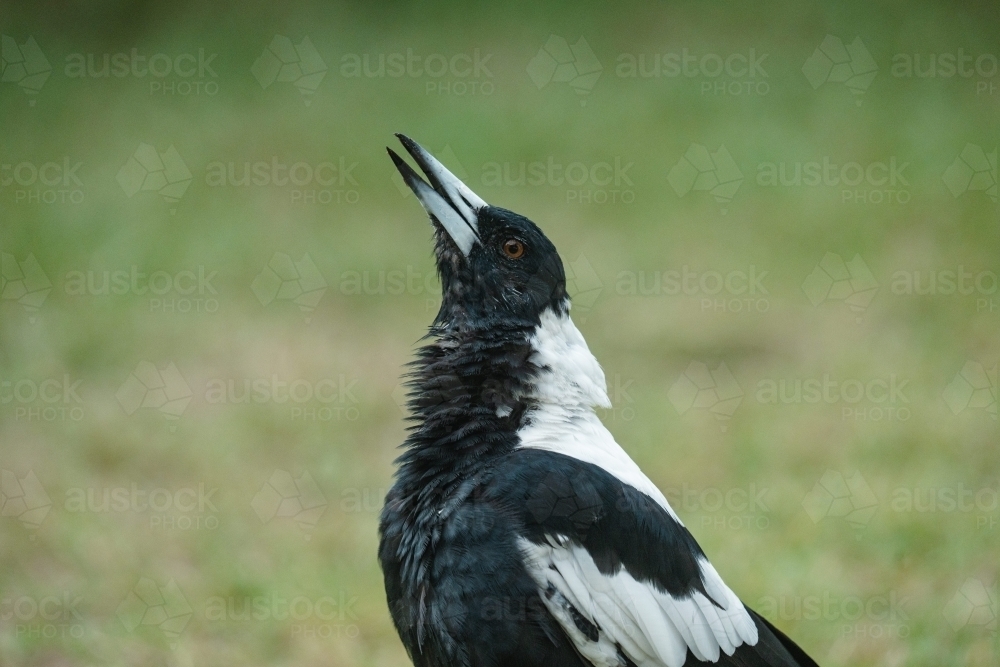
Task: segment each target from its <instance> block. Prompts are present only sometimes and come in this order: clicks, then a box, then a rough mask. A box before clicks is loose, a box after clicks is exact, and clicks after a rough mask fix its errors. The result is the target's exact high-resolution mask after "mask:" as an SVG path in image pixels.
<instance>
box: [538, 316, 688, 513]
mask: <svg viewBox="0 0 1000 667" xmlns="http://www.w3.org/2000/svg"><path fill="white" fill-rule="evenodd" d="M531 345H532V347H533V349H534V354H533V355H532V357H531V361H532V362H533V363H534V364H536V365H538V366H540V367H542V368H544V369H545V370H543V371H542V372H541V373H540V374H539V376H538V378H537V381H536V383H535V386H534V387H533V388H532V392H531V395H530V397H531V398H532V399H533V401H534V402H535V404H536V407H534V408H533V409H532V410H531V412H530V413H529V414H528V421H529V423H528V425H527V426H525V427H524V428H522V429H521V430H519V431H518V436H519V438H520V444H519V446H521V447H531V448H534V449H544V450H546V451H550V452H555V453H557V454H563V455H564V456H570V457H572V458H574V459H577V460H580V461H585V462H587V463H592V464H594V465H596V466H598V467H600V468H603V469H604V470H606V471H607V472H609V473H611V474H612V475H614V476H615V477H617V478H618V479H619V480H621V481H622V482H624V483H626V484H628V485H629V486H632V487H634V488H636V489H638V490H639V491H641V492H643V493H644V494H646V495H647V496H649V497H650V498H652V499H653V500H655V501H656V502H657V503H659V505H660V506H662V507H663V509H665V510H666V511H667V512H668V513H669V514H670V516H672V517H673V518H674V520H676V521H677V523H680V524H681V525H683V523H682V522H681V520H680V519H679V518H678V517H677V514H676V513H674V510H673V508H672V507H670V503H668V502H667V499H666V498H665V497H664V495H663V493H662V492H661V491H660V490H659V489H658V488H657V487H656V485H655V484H653V482H651V481H650V479H649V478H648V477H646V475H645V474H643V472H642V470H640V469H639V466H637V465H636V464H635V461H633V460H632V459H631V458H630V457H629V455H628V454H626V453H625V450H624V449H622V448H621V446H619V444H618V443H617V442H615V439H614V436H612V435H611V432H610V431H608V429H607V428H606V427H605V426H604V424H603V423H601V420H600V419H599V418H598V417H597V415H596V414H595V413H594V407H595V406H596V407H605V408H606V407H611V401H610V400H608V394H607V389H606V385H605V381H604V371H602V370H601V366H600V364H598V363H597V359H595V358H594V355H593V354H591V352H590V348H588V347H587V342H586V341H585V340H584V339H583V335H582V334H581V333H580V330H579V329H577V328H576V325H575V324H573V320H571V319H570V318H569V315H557V314H555V313H554V312H553V311H551V310H547V311H545V312H544V313H543V314H542V317H541V323H540V324H539V326H538V328H537V329H536V331H535V335H534V337H533V338H532V339H531Z"/></svg>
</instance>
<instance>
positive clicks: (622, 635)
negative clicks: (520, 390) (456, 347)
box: [505, 441, 811, 667]
mask: <svg viewBox="0 0 1000 667" xmlns="http://www.w3.org/2000/svg"><path fill="white" fill-rule="evenodd" d="M612 442H613V441H612ZM615 447H617V445H615ZM605 450H606V451H607V449H606V448H605ZM618 451H620V452H621V456H624V457H625V458H626V459H627V458H628V457H627V455H626V454H625V453H624V452H623V451H621V450H620V448H619V449H618ZM575 453H577V454H579V453H580V450H579V449H576V450H575ZM511 460H512V463H511V467H510V469H509V470H508V471H507V472H506V473H505V477H507V479H509V480H510V483H511V489H510V490H509V491H508V492H506V493H505V495H507V494H508V493H509V494H511V495H507V497H520V498H521V499H522V500H523V507H522V508H521V512H522V520H523V525H524V533H523V535H521V537H520V539H519V546H520V548H521V552H522V553H523V555H524V560H525V563H526V566H527V568H528V570H529V572H530V573H531V576H532V577H533V578H534V580H535V582H536V584H537V585H538V588H539V594H540V596H541V597H542V600H543V602H544V603H545V606H546V608H547V609H548V610H549V612H550V613H551V614H552V615H553V616H554V617H555V618H556V619H557V621H558V622H559V624H560V625H561V626H562V628H563V630H564V631H565V632H566V633H567V634H568V635H569V636H570V638H571V639H572V640H573V642H574V645H575V646H576V647H577V650H578V651H579V652H580V654H581V655H582V656H583V657H584V658H586V659H588V660H589V661H590V662H591V663H592V664H593V665H595V666H596V667H626V666H628V665H630V664H635V665H639V666H646V665H648V666H657V667H682V666H683V665H688V664H692V663H691V661H692V660H694V661H703V662H705V663H709V664H718V665H727V664H729V665H735V664H740V665H762V666H763V665H776V666H778V665H780V666H783V667H795V666H798V665H802V664H805V665H808V664H811V663H801V662H799V661H797V660H796V659H795V658H793V657H792V655H791V654H790V653H789V652H788V650H786V649H785V648H784V647H783V645H782V641H781V640H780V639H779V638H778V637H776V635H775V634H774V633H772V632H771V630H770V629H769V628H768V626H767V624H766V622H764V621H762V620H761V619H759V617H757V616H756V614H753V613H752V612H751V611H749V610H748V609H747V608H746V607H745V606H744V605H743V603H742V602H741V601H740V600H739V598H738V597H737V596H736V595H735V594H734V593H733V592H732V591H731V590H730V589H729V587H728V586H726V584H725V583H724V582H723V581H722V578H721V577H720V576H719V574H718V572H716V570H715V568H714V567H713V566H712V564H711V563H710V562H709V561H708V559H707V558H705V555H704V554H703V552H702V551H701V548H700V547H699V546H698V544H697V542H695V540H694V538H693V537H692V536H691V534H690V533H689V532H688V530H687V528H685V527H684V525H683V524H682V523H681V522H680V520H679V519H677V518H676V516H675V515H674V514H673V512H672V510H670V509H669V505H667V504H666V500H665V499H664V498H663V496H662V494H660V493H659V491H656V492H655V495H656V496H658V497H655V498H654V497H651V495H650V493H649V492H648V490H640V488H637V487H642V486H645V484H646V483H648V486H649V487H652V489H655V486H653V485H652V483H651V482H649V481H648V479H646V478H645V476H643V477H642V479H644V480H645V483H642V482H640V480H638V479H637V478H633V479H629V480H628V481H623V480H622V479H621V478H620V477H619V476H617V475H615V474H612V473H611V472H609V471H608V470H607V469H606V468H605V467H602V466H600V465H597V464H595V463H592V462H589V461H586V460H581V459H579V458H576V457H573V456H568V455H566V454H563V453H559V452H556V451H552V450H551V449H550V450H548V451H546V450H545V449H538V448H522V449H519V450H518V451H517V452H515V454H514V455H512V457H511ZM620 463H621V465H620V466H619V469H622V468H623V467H627V468H628V469H629V470H631V471H632V472H631V474H632V475H634V474H635V473H638V474H639V475H642V473H641V472H638V468H637V467H635V468H633V467H632V466H634V464H632V466H626V465H625V464H624V463H623V462H620ZM628 463H631V460H630V459H629V460H628ZM518 494H520V495H518ZM789 643H790V642H789ZM792 646H794V644H792ZM795 648H797V647H795ZM799 652H800V653H801V649H799ZM802 655H804V654H802ZM699 664H700V663H699Z"/></svg>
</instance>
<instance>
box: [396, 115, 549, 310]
mask: <svg viewBox="0 0 1000 667" xmlns="http://www.w3.org/2000/svg"><path fill="white" fill-rule="evenodd" d="M396 136H397V137H399V140H400V141H401V142H402V144H403V147H404V148H405V149H406V150H407V152H408V153H409V154H410V156H411V157H412V158H413V159H414V160H415V161H416V163H417V165H419V166H420V168H421V169H422V170H423V172H424V174H426V176H427V180H426V181H425V180H424V179H423V178H421V177H420V176H419V175H418V174H417V173H416V172H415V171H414V170H413V169H412V168H411V167H410V165H409V164H407V163H406V162H405V161H404V160H403V159H402V158H400V157H399V156H398V155H397V154H396V153H394V152H393V151H392V150H391V149H387V150H389V156H390V157H391V158H392V160H393V162H394V163H395V164H396V167H397V168H398V169H399V172H400V174H402V176H403V180H404V181H405V182H406V184H407V185H409V186H410V188H411V189H412V190H413V193H414V194H415V195H416V196H417V199H418V200H419V201H420V203H421V204H422V205H423V207H424V209H425V210H426V211H427V214H428V215H429V216H430V219H431V222H432V223H433V224H434V228H435V232H436V233H435V239H436V243H435V257H436V259H437V268H438V273H439V274H440V276H441V291H442V295H441V296H442V301H441V310H440V311H439V312H438V316H437V320H436V323H437V324H439V325H446V326H447V325H449V324H457V325H464V326H468V325H471V326H476V325H483V326H491V325H494V324H498V323H503V322H509V323H516V324H532V323H534V324H537V323H538V321H539V318H540V317H541V315H542V313H543V312H545V311H546V310H547V309H552V310H554V311H556V312H565V311H566V309H567V308H568V297H567V295H566V276H565V273H564V272H563V265H562V260H561V259H560V258H559V253H558V252H557V251H556V248H555V246H554V245H552V242H551V241H549V239H548V238H546V236H545V234H543V233H542V230H540V229H539V228H538V226H537V225H535V223H533V222H532V221H531V220H528V219H527V218H525V217H524V216H521V215H518V214H517V213H513V212H511V211H508V210H506V209H503V208H499V207H496V206H490V205H489V204H487V203H486V202H485V201H484V200H483V199H482V198H481V197H479V196H478V195H477V194H476V193H474V192H473V191H472V190H471V189H469V187H468V186H467V185H466V184H465V183H463V182H462V181H461V180H459V179H458V178H457V177H456V176H455V175H454V174H452V173H451V172H450V171H448V169H447V168H445V166H444V165H443V164H441V163H440V162H439V161H438V160H437V159H435V158H434V156H433V155H431V154H430V153H428V152H427V151H426V150H424V149H423V148H422V147H421V146H420V145H419V144H417V143H416V142H415V141H413V140H412V139H410V138H409V137H406V136H403V135H402V134H397V135H396Z"/></svg>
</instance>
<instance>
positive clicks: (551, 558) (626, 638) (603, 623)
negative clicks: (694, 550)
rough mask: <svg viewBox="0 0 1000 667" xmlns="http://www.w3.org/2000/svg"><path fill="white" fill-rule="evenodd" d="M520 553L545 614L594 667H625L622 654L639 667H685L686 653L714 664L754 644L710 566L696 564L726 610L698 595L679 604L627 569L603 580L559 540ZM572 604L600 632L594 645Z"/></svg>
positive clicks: (746, 620)
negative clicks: (583, 628)
mask: <svg viewBox="0 0 1000 667" xmlns="http://www.w3.org/2000/svg"><path fill="white" fill-rule="evenodd" d="M520 547H521V550H522V552H523V553H524V555H525V562H526V565H527V567H528V571H529V572H530V573H531V576H532V577H533V578H534V579H535V583H536V584H537V585H538V587H539V591H540V593H541V597H542V600H543V601H544V603H545V605H546V608H547V609H548V610H549V612H550V613H551V614H552V615H553V616H554V617H555V619H556V620H557V621H558V622H559V624H560V625H561V626H562V628H563V629H564V630H565V632H566V634H567V636H569V637H570V639H571V640H572V641H573V643H574V645H575V646H576V648H577V650H578V651H580V654H581V655H583V656H584V657H585V658H587V659H588V660H590V662H591V663H592V664H594V665H595V667H620V666H621V661H620V660H619V658H618V650H619V648H620V650H621V651H622V652H623V653H624V654H625V655H627V656H628V657H629V658H630V659H631V660H632V661H633V662H635V663H636V664H637V665H639V666H640V667H646V666H648V667H654V666H655V667H682V665H683V664H684V661H685V659H686V657H687V652H688V650H689V649H690V651H691V653H692V654H693V655H694V656H695V657H696V658H698V659H699V660H705V661H708V662H716V661H718V660H719V657H720V655H721V653H725V654H726V655H732V654H733V652H734V651H735V650H736V648H737V647H739V646H741V645H743V644H749V645H751V646H752V645H755V644H756V643H757V627H756V626H755V625H754V622H753V620H752V619H751V618H750V615H749V614H748V613H747V611H746V608H745V607H744V606H743V603H742V602H740V600H739V598H737V597H736V595H735V594H734V593H733V592H732V591H731V590H729V588H728V587H727V586H726V585H725V584H724V583H723V582H722V579H721V578H719V575H718V573H717V572H716V571H715V568H713V567H712V565H711V563H709V562H708V561H705V560H701V561H700V563H699V564H700V566H701V571H702V578H703V580H704V582H705V589H706V591H707V592H708V594H709V596H711V598H712V600H714V601H715V602H716V603H718V605H720V606H721V608H720V607H719V606H716V604H714V603H713V602H712V600H709V599H708V598H706V597H705V596H704V595H703V594H701V593H699V592H694V593H692V594H691V596H690V597H687V598H675V597H673V596H671V595H670V594H668V593H665V592H661V591H659V590H657V589H656V588H655V587H653V586H652V585H650V584H647V583H644V582H640V581H637V580H636V579H635V578H633V577H632V575H630V574H629V573H628V572H627V571H626V570H625V569H624V568H622V569H621V570H619V571H618V572H617V573H616V574H614V575H612V576H607V575H604V574H602V573H601V572H600V570H598V569H597V565H596V564H595V563H594V559H593V558H591V557H590V554H589V553H588V552H587V550H586V549H585V548H583V547H581V546H578V545H574V544H572V543H567V541H566V540H564V539H561V538H558V537H555V538H550V539H549V542H548V543H547V544H535V543H533V542H531V541H529V540H526V539H523V538H522V539H521V540H520ZM569 605H572V607H573V609H575V611H576V612H578V613H579V614H580V615H581V616H582V617H583V618H584V619H585V620H586V622H588V623H591V624H592V625H594V626H596V628H597V631H598V637H597V641H594V640H593V639H591V638H590V637H588V636H587V635H586V633H584V632H583V631H582V630H581V629H580V628H579V627H578V625H577V623H576V621H575V620H574V618H573V611H572V610H571V609H570V608H569Z"/></svg>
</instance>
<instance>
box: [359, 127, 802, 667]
mask: <svg viewBox="0 0 1000 667" xmlns="http://www.w3.org/2000/svg"><path fill="white" fill-rule="evenodd" d="M396 136H397V137H398V138H399V140H400V141H401V142H402V144H403V147H404V148H405V149H406V151H407V152H408V153H409V154H410V156H411V157H412V158H413V160H414V161H415V162H416V164H417V165H418V166H419V167H420V169H421V170H422V171H423V172H424V174H425V176H426V180H425V179H424V178H422V177H421V176H419V175H418V174H417V173H416V171H414V169H413V168H412V167H411V166H410V165H409V163H408V162H406V161H405V160H403V159H402V158H401V157H400V156H399V155H397V154H396V153H395V152H393V151H392V150H391V149H388V151H389V156H390V157H391V158H392V160H393V162H394V163H395V165H396V167H397V168H398V170H399V173H400V174H401V175H402V177H403V180H404V181H405V182H406V184H407V185H408V186H409V187H410V188H411V189H412V190H413V192H414V194H415V195H416V197H417V199H418V200H419V201H420V203H421V204H422V205H423V207H424V209H425V210H426V212H427V214H428V215H429V217H430V220H431V222H432V225H433V228H434V254H435V260H436V264H437V270H438V274H439V276H440V279H441V290H442V295H441V306H440V309H439V310H438V313H437V316H436V317H435V318H434V321H433V323H432V324H431V326H430V330H429V332H428V334H427V337H426V338H425V339H424V340H425V341H426V344H424V345H423V346H422V347H421V348H420V349H419V351H418V352H417V357H416V359H415V361H413V362H412V363H411V365H410V371H409V373H408V376H409V377H408V385H409V394H408V407H409V410H410V415H411V416H410V419H411V425H410V428H409V433H408V436H407V438H406V440H405V442H404V443H403V445H402V449H403V453H402V454H401V455H400V457H399V458H398V459H397V464H398V469H397V471H396V477H395V481H394V484H393V486H392V488H391V489H390V491H389V492H388V494H387V496H386V499H385V505H384V507H383V510H382V513H381V517H380V521H379V538H380V539H379V551H378V556H379V561H380V564H381V566H382V571H383V575H384V581H385V590H386V598H387V601H388V605H389V611H390V614H391V616H392V620H393V623H394V625H395V627H396V630H397V632H398V633H399V636H400V638H401V639H402V642H403V644H404V645H405V647H406V650H407V652H408V653H409V656H410V659H411V660H412V661H413V664H414V665H415V666H416V667H494V666H495V667H514V666H524V667H635V666H640V667H645V666H650V667H652V666H663V667H681V666H682V665H683V666H688V665H740V666H744V667H752V666H764V665H771V666H780V667H807V666H815V665H816V663H815V662H813V660H812V659H811V658H810V657H809V656H808V655H806V653H805V652H804V651H803V650H802V649H801V648H799V647H798V646H797V645H796V644H795V643H794V642H792V641H791V640H790V639H789V638H788V637H786V636H785V635H784V634H783V633H782V632H781V631H779V630H778V629H777V628H775V627H774V626H773V625H771V624H770V623H769V622H768V621H767V620H765V619H764V618H763V617H761V616H759V615H758V614H756V613H755V612H753V611H752V610H751V609H749V608H748V607H746V606H745V605H744V604H743V603H742V602H740V600H739V598H738V597H737V596H736V594H735V593H733V591H732V590H730V589H729V587H727V586H726V584H725V583H724V582H723V581H722V578H721V577H720V576H719V574H718V572H716V570H715V568H714V567H713V566H712V564H711V563H710V562H709V561H708V559H707V558H706V557H705V554H704V553H703V552H702V550H701V548H700V547H699V546H698V543H697V542H696V541H695V539H694V537H692V535H691V533H690V532H689V531H688V530H687V528H685V526H684V524H683V522H682V521H681V520H680V519H679V518H678V516H677V514H676V513H675V512H674V510H673V509H672V508H671V507H670V504H669V503H668V502H667V500H666V498H665V497H664V495H663V493H661V492H660V490H659V489H658V488H657V487H656V486H655V485H654V484H653V483H652V482H651V481H650V480H649V478H648V477H646V476H645V475H644V474H643V473H642V471H641V470H640V469H639V467H638V466H637V465H636V464H635V463H634V462H633V461H632V459H631V458H629V456H628V454H626V453H625V451H624V450H623V449H622V448H621V447H620V446H619V445H618V444H617V443H616V442H615V440H614V438H613V437H612V435H611V433H610V432H609V431H608V430H607V428H605V427H604V425H603V424H602V423H601V421H600V420H599V419H598V417H597V414H596V413H595V408H596V407H610V401H609V400H608V395H607V391H606V385H605V380H604V373H603V371H602V370H601V367H600V365H599V364H598V362H597V360H596V359H595V358H594V356H593V355H592V354H591V352H590V350H589V348H588V347H587V343H586V342H585V341H584V339H583V336H582V335H581V334H580V331H579V330H578V329H577V328H576V326H575V325H574V324H573V321H572V319H570V316H569V311H570V299H569V296H568V295H567V292H566V277H565V274H564V272H563V265H562V260H561V259H560V257H559V254H558V252H556V248H555V246H553V244H552V242H551V241H549V239H548V238H546V236H545V234H543V233H542V231H541V230H540V229H539V228H538V227H537V226H536V225H535V224H534V223H533V222H531V221H530V220H528V219H527V218H525V217H523V216H521V215H518V214H516V213H513V212H511V211H508V210H506V209H503V208H499V207H496V206H491V205H489V204H487V203H486V202H485V201H484V200H483V199H482V198H480V197H479V196H478V195H476V194H475V193H474V192H473V191H472V190H471V189H469V187H468V186H467V185H466V184H465V183H463V182H462V181H461V180H459V179H458V178H456V177H455V176H454V175H453V174H452V173H451V172H450V171H448V169H447V168H445V167H444V165H442V164H441V163H440V162H439V161H438V160H437V159H435V158H434V156H432V155H431V154H430V153H429V152H427V151H426V150H424V149H423V148H422V147H420V146H419V145H418V144H417V143H416V142H414V141H413V140H412V139H410V138H408V137H406V136H403V135H401V134H397V135H396Z"/></svg>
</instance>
